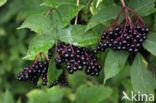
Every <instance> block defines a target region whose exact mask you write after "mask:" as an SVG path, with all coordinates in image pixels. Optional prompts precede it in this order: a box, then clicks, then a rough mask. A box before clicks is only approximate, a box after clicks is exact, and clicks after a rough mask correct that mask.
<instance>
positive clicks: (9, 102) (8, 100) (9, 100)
mask: <svg viewBox="0 0 156 103" xmlns="http://www.w3.org/2000/svg"><path fill="white" fill-rule="evenodd" d="M3 103H15V101H14V98H13V95H12V94H11V93H10V91H8V90H6V92H5V94H4V100H3Z"/></svg>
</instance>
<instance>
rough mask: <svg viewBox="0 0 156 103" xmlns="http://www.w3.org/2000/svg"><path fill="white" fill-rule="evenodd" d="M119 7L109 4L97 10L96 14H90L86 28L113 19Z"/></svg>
mask: <svg viewBox="0 0 156 103" xmlns="http://www.w3.org/2000/svg"><path fill="white" fill-rule="evenodd" d="M120 9H121V7H119V6H116V7H112V6H109V7H105V8H103V9H101V10H99V12H98V13H97V14H95V15H93V16H92V18H91V20H90V22H89V24H88V25H87V29H86V30H89V29H91V28H93V27H95V26H96V25H98V24H101V23H103V22H106V21H108V20H111V19H115V18H116V16H117V14H118V12H119V11H120Z"/></svg>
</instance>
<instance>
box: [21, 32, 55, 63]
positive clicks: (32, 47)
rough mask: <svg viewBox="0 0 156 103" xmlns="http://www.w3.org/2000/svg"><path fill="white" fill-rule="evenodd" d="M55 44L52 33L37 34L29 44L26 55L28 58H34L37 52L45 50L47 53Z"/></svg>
mask: <svg viewBox="0 0 156 103" xmlns="http://www.w3.org/2000/svg"><path fill="white" fill-rule="evenodd" d="M53 45H54V40H53V38H52V37H51V36H50V35H44V34H42V35H37V36H36V37H34V38H33V39H32V41H31V42H30V44H29V48H28V51H27V55H26V56H25V57H24V59H26V60H34V59H35V57H36V56H37V54H39V53H40V52H44V53H45V54H46V55H47V53H48V50H49V48H51V47H52V46H53Z"/></svg>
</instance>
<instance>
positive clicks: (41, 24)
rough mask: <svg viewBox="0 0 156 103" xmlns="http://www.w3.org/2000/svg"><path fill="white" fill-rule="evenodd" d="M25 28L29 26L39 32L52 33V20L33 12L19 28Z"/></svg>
mask: <svg viewBox="0 0 156 103" xmlns="http://www.w3.org/2000/svg"><path fill="white" fill-rule="evenodd" d="M23 28H29V29H31V30H32V31H34V32H36V33H38V34H50V33H52V22H51V20H50V19H49V18H48V17H45V16H44V15H42V14H33V15H31V16H29V17H28V18H27V19H26V20H25V21H24V23H23V24H22V25H21V26H20V27H19V28H18V29H23Z"/></svg>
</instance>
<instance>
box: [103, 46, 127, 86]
mask: <svg viewBox="0 0 156 103" xmlns="http://www.w3.org/2000/svg"><path fill="white" fill-rule="evenodd" d="M127 58H128V52H124V51H113V50H111V49H110V50H109V52H108V54H107V56H106V60H105V66H104V74H105V79H104V83H105V82H106V80H107V79H109V78H112V77H114V76H116V75H117V74H118V73H119V72H120V71H121V70H122V69H123V67H124V66H125V63H126V60H127Z"/></svg>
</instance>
